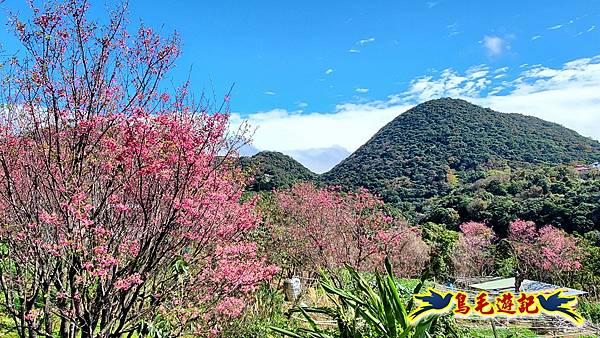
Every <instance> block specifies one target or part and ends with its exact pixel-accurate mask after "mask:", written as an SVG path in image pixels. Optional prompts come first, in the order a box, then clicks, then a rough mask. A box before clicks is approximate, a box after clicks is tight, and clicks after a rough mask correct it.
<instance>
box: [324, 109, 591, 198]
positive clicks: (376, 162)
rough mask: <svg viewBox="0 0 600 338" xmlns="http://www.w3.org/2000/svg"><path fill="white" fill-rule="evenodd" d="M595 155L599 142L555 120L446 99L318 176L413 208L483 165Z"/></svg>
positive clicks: (405, 118) (473, 177)
mask: <svg viewBox="0 0 600 338" xmlns="http://www.w3.org/2000/svg"><path fill="white" fill-rule="evenodd" d="M598 159H600V143H598V142H597V141H595V140H592V139H590V138H586V137H583V136H581V135H579V134H578V133H576V132H575V131H572V130H570V129H567V128H564V127H562V126H560V125H558V124H555V123H551V122H547V121H544V120H541V119H538V118H535V117H531V116H525V115H519V114H504V113H499V112H496V111H493V110H491V109H486V108H482V107H479V106H476V105H473V104H471V103H469V102H466V101H463V100H458V99H449V98H444V99H438V100H432V101H429V102H425V103H423V104H420V105H418V106H416V107H414V108H412V109H410V110H408V111H407V112H405V113H403V114H401V115H399V116H398V117H397V118H395V119H394V120H393V121H391V122H390V123H388V124H387V125H386V126H384V127H383V128H382V129H381V130H379V132H377V133H376V134H375V135H374V136H373V137H372V138H371V139H370V140H369V141H368V142H367V143H366V144H364V145H363V146H362V147H360V148H359V149H358V150H357V151H356V152H354V153H353V154H352V155H350V156H349V157H348V158H347V159H346V160H344V161H342V162H341V163H340V164H339V165H337V166H336V167H334V168H333V169H332V170H331V171H330V172H328V173H326V174H324V175H323V179H324V181H325V182H327V183H329V184H335V185H342V186H345V187H365V188H367V189H369V190H370V191H372V192H374V193H376V194H379V195H380V196H381V197H382V198H383V199H384V200H385V201H387V202H391V203H394V204H396V205H401V206H403V208H404V209H407V208H412V206H413V205H416V208H417V209H419V208H420V206H419V204H420V203H421V202H422V201H424V200H425V199H427V198H431V197H434V196H439V195H444V194H447V193H449V192H450V191H451V190H452V189H453V188H454V187H456V186H458V185H460V184H465V183H471V182H475V181H477V180H478V179H481V178H483V177H484V172H485V171H486V170H489V169H494V168H504V167H506V166H509V167H520V166H523V165H530V164H535V165H538V164H549V165H556V164H569V163H573V162H582V163H591V162H594V161H597V160H598Z"/></svg>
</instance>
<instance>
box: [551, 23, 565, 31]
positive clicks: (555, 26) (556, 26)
mask: <svg viewBox="0 0 600 338" xmlns="http://www.w3.org/2000/svg"><path fill="white" fill-rule="evenodd" d="M562 27H563V25H562V24H561V25H554V26H552V27H548V29H549V30H556V29H561V28H562Z"/></svg>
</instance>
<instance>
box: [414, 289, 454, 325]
mask: <svg viewBox="0 0 600 338" xmlns="http://www.w3.org/2000/svg"><path fill="white" fill-rule="evenodd" d="M427 291H428V293H425V294H419V295H415V296H414V299H415V300H416V301H417V303H418V304H417V307H416V308H415V309H414V311H412V312H411V314H410V315H409V319H410V321H411V322H413V323H416V322H418V321H419V320H421V319H422V318H424V317H426V316H429V315H432V314H440V313H444V312H448V310H449V309H450V307H452V293H450V292H447V293H439V292H437V291H436V290H434V289H431V288H430V289H427Z"/></svg>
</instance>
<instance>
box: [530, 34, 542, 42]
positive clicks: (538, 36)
mask: <svg viewBox="0 0 600 338" xmlns="http://www.w3.org/2000/svg"><path fill="white" fill-rule="evenodd" d="M541 37H542V36H541V35H536V36H532V37H531V40H534V41H535V40H537V39H539V38H541Z"/></svg>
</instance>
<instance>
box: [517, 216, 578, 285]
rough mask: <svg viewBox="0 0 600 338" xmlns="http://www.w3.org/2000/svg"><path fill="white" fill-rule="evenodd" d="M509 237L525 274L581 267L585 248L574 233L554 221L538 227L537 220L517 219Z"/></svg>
mask: <svg viewBox="0 0 600 338" xmlns="http://www.w3.org/2000/svg"><path fill="white" fill-rule="evenodd" d="M508 241H509V243H510V244H511V247H512V248H513V250H514V254H515V256H516V258H517V259H516V260H517V265H518V267H517V268H518V269H519V270H520V271H521V273H523V274H534V275H538V276H540V275H544V274H551V275H552V276H554V277H558V276H559V275H561V274H564V273H568V272H572V271H576V270H579V269H581V267H582V266H581V260H582V259H583V255H584V254H583V252H582V251H581V249H580V248H579V247H578V246H577V241H576V239H575V238H574V237H572V236H570V235H568V234H567V233H565V232H564V231H563V230H561V229H557V228H555V227H553V226H551V225H546V226H543V227H542V228H541V229H538V228H537V226H536V224H535V223H534V222H528V221H523V220H516V221H513V222H512V223H511V224H510V225H509V233H508Z"/></svg>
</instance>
